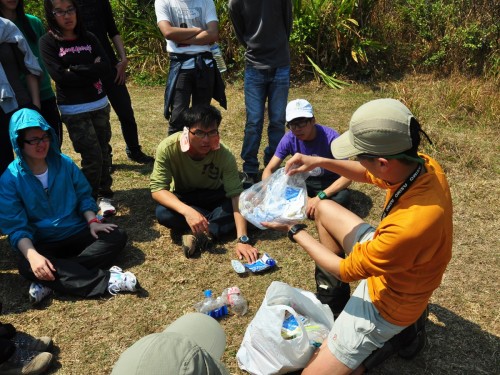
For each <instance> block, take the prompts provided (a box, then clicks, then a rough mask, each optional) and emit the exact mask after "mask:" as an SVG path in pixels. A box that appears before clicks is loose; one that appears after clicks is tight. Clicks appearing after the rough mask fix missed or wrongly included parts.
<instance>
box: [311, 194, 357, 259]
mask: <svg viewBox="0 0 500 375" xmlns="http://www.w3.org/2000/svg"><path fill="white" fill-rule="evenodd" d="M315 217H316V228H317V230H318V235H319V241H320V242H321V243H322V244H323V245H325V246H326V247H328V248H329V249H331V250H332V251H333V252H334V253H335V254H337V255H341V254H342V253H343V252H344V250H345V252H346V254H348V253H349V252H350V251H351V249H350V248H349V249H346V244H352V243H353V238H354V236H355V235H356V231H357V229H358V227H359V226H360V225H361V224H363V223H364V221H363V220H362V219H361V218H360V217H359V216H358V215H356V214H354V213H353V212H351V211H349V210H348V209H346V208H344V207H342V206H341V205H340V204H338V203H335V202H333V201H326V200H324V201H321V202H320V203H319V204H318V207H317V209H316V215H315Z"/></svg>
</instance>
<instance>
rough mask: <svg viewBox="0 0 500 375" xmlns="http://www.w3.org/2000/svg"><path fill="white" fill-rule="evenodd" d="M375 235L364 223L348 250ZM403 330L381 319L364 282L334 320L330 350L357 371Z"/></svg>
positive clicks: (373, 230)
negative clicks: (375, 352)
mask: <svg viewBox="0 0 500 375" xmlns="http://www.w3.org/2000/svg"><path fill="white" fill-rule="evenodd" d="M374 233H375V228H373V227H372V226H371V225H369V224H366V223H364V224H362V225H361V226H360V227H359V228H358V231H357V233H356V236H355V239H354V242H353V243H352V244H347V245H346V248H348V249H352V246H354V244H355V243H356V242H365V241H368V240H371V239H372V238H373V234H374ZM349 245H350V246H349ZM349 252H350V251H349ZM404 328H405V327H401V326H397V325H395V324H392V323H389V322H388V321H386V320H385V319H384V318H382V316H381V315H380V314H379V312H378V310H377V309H376V307H375V306H374V305H373V303H372V301H371V299H370V294H369V293H368V283H367V282H366V280H362V281H361V282H360V283H359V285H358V287H357V288H356V290H355V291H354V293H353V294H352V296H351V298H350V299H349V301H348V302H347V305H346V306H345V307H344V310H343V311H342V313H340V315H339V317H338V318H337V320H335V323H334V324H333V328H332V330H331V331H330V334H329V335H328V348H329V349H330V352H331V353H332V354H333V355H334V356H335V358H337V359H338V360H339V361H340V362H342V363H343V364H344V365H346V366H347V367H349V368H350V369H352V370H354V369H356V368H358V367H359V366H360V365H361V364H362V363H363V361H364V360H365V359H366V358H368V356H369V355H370V354H371V353H372V352H373V351H374V350H376V349H378V348H381V347H382V346H383V345H384V343H385V342H386V341H387V340H389V339H391V338H392V337H393V336H394V335H396V334H398V333H399V332H401V331H402V330H403V329H404Z"/></svg>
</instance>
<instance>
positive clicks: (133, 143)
mask: <svg viewBox="0 0 500 375" xmlns="http://www.w3.org/2000/svg"><path fill="white" fill-rule="evenodd" d="M111 76H112V78H113V79H112V80H105V81H104V82H103V84H104V89H105V90H106V94H107V96H108V99H109V102H110V103H111V106H112V107H113V110H114V111H115V113H116V115H117V116H118V120H120V126H121V129H122V134H123V139H124V140H125V144H126V145H127V151H135V150H137V149H138V148H139V147H140V145H139V135H138V133H137V122H136V121H135V116H134V110H133V109H132V100H131V99H130V94H129V92H128V89H127V86H126V85H125V84H123V85H119V84H117V83H115V81H114V77H115V76H116V69H113V71H112V74H111Z"/></svg>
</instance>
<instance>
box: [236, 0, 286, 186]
mask: <svg viewBox="0 0 500 375" xmlns="http://www.w3.org/2000/svg"><path fill="white" fill-rule="evenodd" d="M229 15H230V17H231V21H232V23H233V27H234V31H235V33H236V36H237V38H238V40H239V41H240V43H241V44H242V45H243V46H244V47H245V49H246V52H245V63H246V65H245V108H246V117H247V119H246V124H245V137H244V138H243V146H242V148H241V158H242V159H243V172H245V173H246V174H247V176H248V181H247V182H248V183H249V184H252V183H254V182H255V181H256V179H257V174H258V172H259V160H258V157H257V154H258V152H259V147H260V142H261V138H262V128H263V125H264V110H265V106H266V100H267V107H268V114H269V125H268V128H267V137H268V145H267V147H266V149H265V150H264V165H267V164H268V163H269V161H270V160H271V158H272V156H273V155H274V152H275V151H276V147H277V146H278V143H279V141H280V139H281V138H282V137H283V135H284V134H285V108H286V103H287V102H288V89H289V87H290V50H289V44H288V39H289V38H290V33H291V32H292V24H293V19H292V2H291V0H229Z"/></svg>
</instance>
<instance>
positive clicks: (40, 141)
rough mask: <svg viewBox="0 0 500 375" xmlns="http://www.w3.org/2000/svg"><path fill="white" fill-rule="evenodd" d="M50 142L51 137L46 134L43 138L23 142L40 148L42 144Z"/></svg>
mask: <svg viewBox="0 0 500 375" xmlns="http://www.w3.org/2000/svg"><path fill="white" fill-rule="evenodd" d="M49 141H50V135H48V134H45V135H44V136H43V137H42V138H31V139H25V140H24V141H23V142H24V143H27V144H29V145H31V146H35V145H36V146H38V145H39V144H40V143H42V142H43V143H45V142H49Z"/></svg>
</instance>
